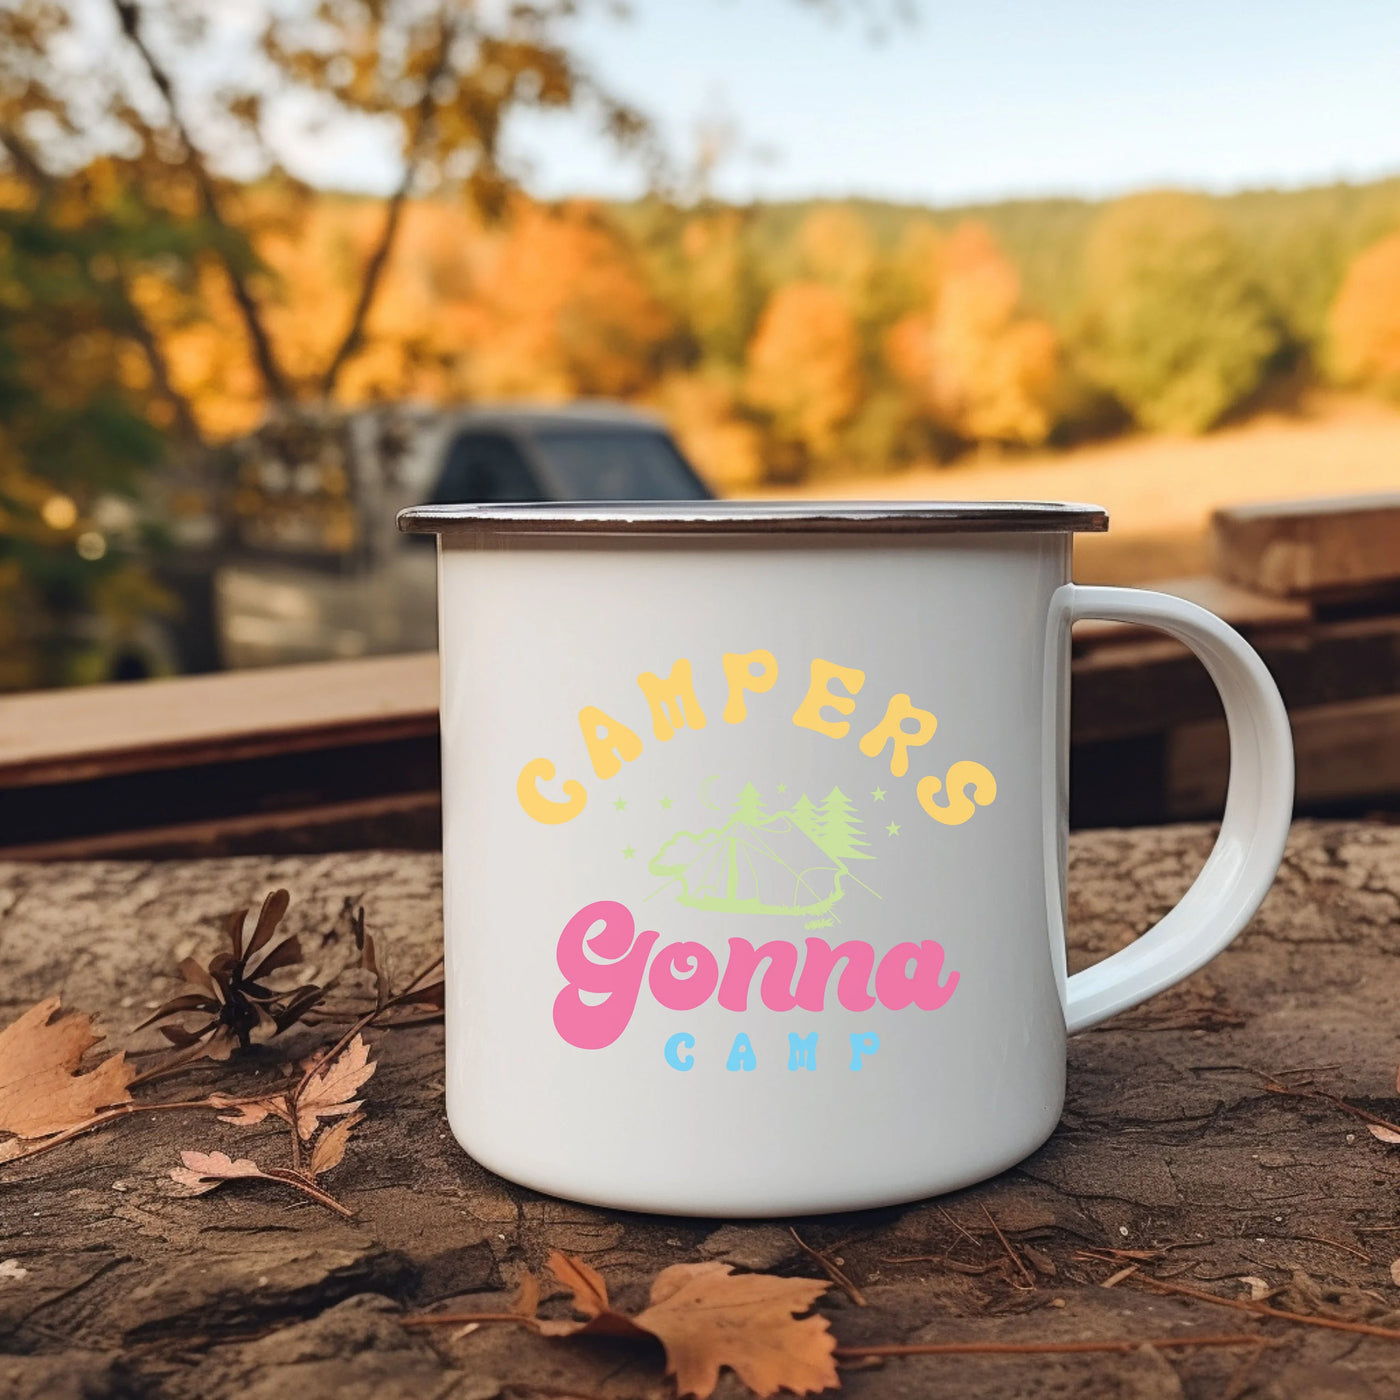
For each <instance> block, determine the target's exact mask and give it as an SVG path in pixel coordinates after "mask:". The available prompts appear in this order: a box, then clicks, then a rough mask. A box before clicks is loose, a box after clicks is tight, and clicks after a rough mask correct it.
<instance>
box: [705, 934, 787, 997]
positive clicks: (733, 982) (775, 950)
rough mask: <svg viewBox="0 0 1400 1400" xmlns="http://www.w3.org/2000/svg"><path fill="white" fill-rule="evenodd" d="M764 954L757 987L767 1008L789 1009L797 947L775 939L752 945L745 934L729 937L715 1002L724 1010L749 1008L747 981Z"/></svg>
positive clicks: (750, 980)
mask: <svg viewBox="0 0 1400 1400" xmlns="http://www.w3.org/2000/svg"><path fill="white" fill-rule="evenodd" d="M765 958H767V960H768V967H767V969H766V970H765V971H764V974H763V982H762V984H761V986H760V988H759V995H760V996H761V997H762V998H763V1004H764V1006H766V1007H767V1008H768V1009H769V1010H770V1011H791V1010H792V1008H793V1007H794V1006H796V1005H797V998H796V997H795V996H793V994H792V979H793V978H794V977H795V976H796V975H797V949H796V948H794V947H793V945H792V944H791V943H777V942H773V943H764V944H761V945H760V946H759V947H757V948H755V947H754V946H753V944H752V943H750V942H749V940H748V939H747V938H731V939H730V940H729V961H728V962H727V963H726V964H725V967H724V981H723V982H721V983H720V984H719V1004H720V1005H721V1006H722V1007H724V1009H725V1010H726V1011H747V1010H748V1009H749V984H750V983H751V982H752V981H753V975H754V973H755V972H757V971H758V965H759V963H761V962H762V961H763V960H764V959H765Z"/></svg>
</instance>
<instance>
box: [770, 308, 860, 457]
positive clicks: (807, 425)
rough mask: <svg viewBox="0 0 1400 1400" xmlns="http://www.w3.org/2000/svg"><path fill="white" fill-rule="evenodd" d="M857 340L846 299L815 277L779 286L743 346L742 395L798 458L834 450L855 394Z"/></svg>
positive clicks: (857, 392)
mask: <svg viewBox="0 0 1400 1400" xmlns="http://www.w3.org/2000/svg"><path fill="white" fill-rule="evenodd" d="M861 387H862V385H861V371H860V343H859V339H858V336H857V333H856V325H855V318H854V316H853V315H852V312H851V307H850V304H849V302H848V301H847V300H846V298H845V297H844V296H843V295H842V294H841V292H839V291H837V290H836V288H834V287H829V286H826V285H824V284H823V283H820V282H791V283H788V284H787V285H786V286H784V287H779V288H778V290H777V291H776V292H774V293H773V295H772V297H771V298H770V299H769V301H768V305H767V306H766V307H765V308H764V311H763V316H762V319H761V320H760V321H759V324H758V330H757V332H756V333H755V335H754V339H753V343H752V344H751V345H750V346H749V354H748V371H747V376H746V379H745V393H746V396H747V398H748V399H749V401H750V402H751V403H753V404H754V405H755V406H757V407H758V408H760V409H762V410H763V411H765V412H766V413H767V414H768V415H769V417H770V419H771V422H772V425H773V431H774V433H775V435H776V436H777V438H778V439H779V441H780V442H783V443H785V444H787V445H789V446H790V447H794V448H796V449H797V450H798V452H799V453H800V454H801V457H802V460H803V461H804V462H810V461H814V460H816V461H819V460H821V459H823V458H825V457H828V456H830V455H831V454H832V453H833V451H834V450H835V448H836V445H837V441H838V432H839V430H840V428H841V426H842V425H843V424H844V423H845V422H846V421H847V420H848V419H849V418H850V417H851V415H852V413H853V412H854V411H855V408H856V405H857V404H858V402H859V400H860V394H861Z"/></svg>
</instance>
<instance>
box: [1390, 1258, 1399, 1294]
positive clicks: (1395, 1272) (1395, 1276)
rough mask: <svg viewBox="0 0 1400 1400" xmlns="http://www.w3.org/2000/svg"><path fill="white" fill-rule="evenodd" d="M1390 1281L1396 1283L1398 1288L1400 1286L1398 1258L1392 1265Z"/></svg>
mask: <svg viewBox="0 0 1400 1400" xmlns="http://www.w3.org/2000/svg"><path fill="white" fill-rule="evenodd" d="M1390 1281H1391V1283H1393V1284H1395V1286H1396V1287H1397V1288H1400V1259H1397V1260H1396V1261H1395V1262H1394V1263H1393V1264H1392V1265H1391V1266H1390Z"/></svg>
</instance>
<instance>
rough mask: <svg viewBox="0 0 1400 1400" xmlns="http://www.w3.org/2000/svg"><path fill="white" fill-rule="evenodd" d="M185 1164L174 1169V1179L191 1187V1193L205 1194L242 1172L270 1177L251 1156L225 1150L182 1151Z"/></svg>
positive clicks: (181, 1157) (243, 1173) (195, 1194)
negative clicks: (241, 1155) (238, 1154)
mask: <svg viewBox="0 0 1400 1400" xmlns="http://www.w3.org/2000/svg"><path fill="white" fill-rule="evenodd" d="M180 1160H181V1161H182V1162H184V1164H185V1165H184V1166H183V1167H175V1168H173V1169H172V1171H171V1173H170V1179H171V1180H172V1181H178V1182H179V1183H180V1185H181V1186H185V1187H188V1188H189V1194H190V1195H191V1196H202V1195H203V1194H204V1193H205V1192H206V1191H212V1190H213V1189H214V1188H215V1187H216V1186H222V1185H223V1183H224V1182H226V1181H234V1180H236V1179H237V1178H238V1177H242V1176H261V1177H266V1176H267V1173H266V1172H265V1171H263V1169H262V1168H261V1167H260V1166H258V1164H257V1163H256V1162H255V1161H253V1160H252V1159H251V1158H250V1157H240V1158H238V1160H237V1161H234V1160H233V1159H232V1158H230V1157H229V1156H228V1154H227V1153H225V1152H182V1153H180Z"/></svg>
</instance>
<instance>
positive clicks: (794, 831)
mask: <svg viewBox="0 0 1400 1400" xmlns="http://www.w3.org/2000/svg"><path fill="white" fill-rule="evenodd" d="M865 844H866V843H865V842H864V841H863V840H862V839H861V827H860V820H859V817H858V816H857V814H856V811H855V807H854V804H852V802H851V801H850V799H849V798H848V797H847V796H846V795H845V794H844V793H843V792H842V791H841V789H840V788H833V789H832V790H831V792H830V793H829V794H828V795H827V797H826V798H825V799H824V800H823V801H822V802H821V803H820V804H817V803H813V802H812V801H811V800H810V799H809V798H808V797H807V796H806V794H805V793H804V794H803V795H802V796H801V797H800V798H799V799H798V800H797V801H796V802H795V803H794V804H793V805H792V807H791V808H790V809H788V810H785V811H780V812H772V811H769V810H768V808H767V806H766V804H765V803H764V801H763V798H762V797H761V796H760V794H759V792H758V789H757V788H756V787H754V785H753V784H752V783H746V784H745V785H744V787H743V788H742V789H741V791H740V792H739V795H738V797H737V798H735V800H734V805H733V807H732V809H731V813H730V816H729V818H728V819H727V820H726V821H725V822H724V824H723V825H722V826H718V827H710V828H708V829H706V830H704V831H679V832H677V833H676V834H675V835H674V836H672V837H671V839H670V840H669V841H667V842H666V843H665V844H664V845H663V846H662V847H661V849H660V850H659V851H657V853H656V854H655V855H654V856H653V857H652V858H651V861H650V863H649V865H648V867H647V868H648V869H649V870H650V871H651V873H652V874H653V875H656V876H658V877H660V878H662V879H664V880H665V881H666V884H665V885H663V886H662V889H665V888H668V887H669V886H671V885H677V886H679V893H678V894H677V895H676V899H677V901H678V902H679V903H681V904H684V905H687V906H689V907H690V908H692V909H711V910H716V911H718V912H722V913H727V914H786V915H789V916H792V917H795V918H803V919H808V920H811V921H812V922H810V923H809V924H808V927H809V928H821V927H825V926H826V925H829V924H831V923H834V922H835V920H834V919H833V918H824V917H823V916H824V915H826V914H828V913H829V911H830V910H831V909H832V907H833V906H834V905H836V904H837V903H839V902H840V900H841V899H842V898H843V897H844V896H845V893H846V888H847V886H848V884H850V883H851V882H852V881H854V882H855V883H857V884H864V882H863V881H859V880H856V878H855V876H854V875H852V874H851V872H850V868H849V866H848V864H847V862H849V861H853V860H872V859H873V858H874V857H872V856H870V855H868V854H866V853H865V852H864V851H863V850H861V849H860V848H861V847H862V846H864V845H865ZM865 888H867V889H868V888H869V886H868V885H867V886H865ZM657 893H660V891H659V890H658V891H657Z"/></svg>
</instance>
